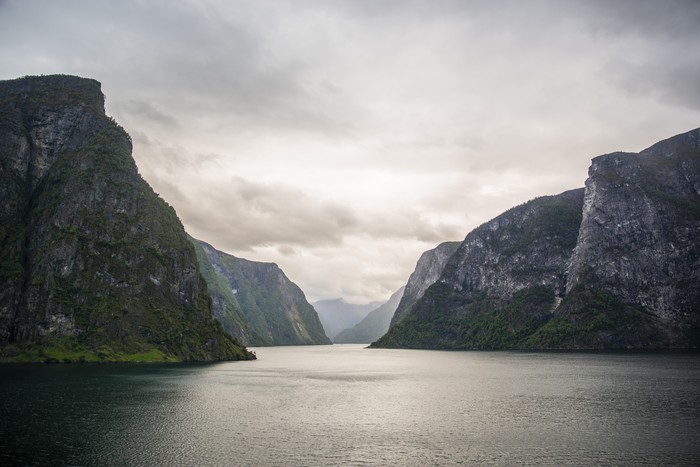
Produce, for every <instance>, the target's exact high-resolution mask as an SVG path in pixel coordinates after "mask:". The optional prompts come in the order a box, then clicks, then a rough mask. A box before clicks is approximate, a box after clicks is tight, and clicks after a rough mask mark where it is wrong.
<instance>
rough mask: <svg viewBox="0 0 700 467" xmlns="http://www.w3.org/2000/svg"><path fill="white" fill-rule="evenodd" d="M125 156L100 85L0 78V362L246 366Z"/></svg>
mask: <svg viewBox="0 0 700 467" xmlns="http://www.w3.org/2000/svg"><path fill="white" fill-rule="evenodd" d="M131 150H132V147H131V139H130V137H129V135H128V134H127V133H126V132H125V131H124V130H123V129H122V128H121V127H120V126H119V125H117V124H116V123H115V122H114V121H113V120H112V119H111V118H109V117H107V116H106V115H105V112H104V96H103V94H102V91H101V86H100V83H98V82H97V81H94V80H91V79H84V78H78V77H73V76H62V75H59V76H42V77H25V78H20V79H16V80H11V81H2V82H0V198H1V199H2V202H1V203H0V265H1V267H0V349H1V350H0V352H1V355H2V360H4V361H78V360H82V361H152V360H161V361H162V360H169V361H181V360H228V359H245V358H252V357H253V356H252V355H251V354H249V353H248V352H247V351H246V350H245V349H244V348H242V347H241V346H239V345H238V344H237V343H236V341H235V340H234V339H232V338H231V337H229V336H228V335H227V334H226V333H225V332H224V331H223V329H222V328H221V325H220V324H219V323H218V322H216V320H214V318H213V316H212V312H211V309H210V307H209V295H208V293H207V286H206V283H205V282H204V279H203V278H202V276H201V274H200V273H199V269H198V266H197V260H196V257H195V252H194V249H193V248H192V245H191V244H190V243H189V241H188V239H187V236H186V234H185V232H184V229H183V227H182V224H181V223H180V220H179V219H178V217H177V215H176V214H175V211H174V210H173V209H172V208H171V207H170V206H169V205H168V204H167V203H166V202H165V201H163V200H162V199H160V198H159V197H158V195H156V194H155V193H154V192H153V190H152V189H151V188H150V186H149V185H148V184H147V183H146V182H145V181H144V180H143V179H142V178H141V177H140V176H139V174H138V171H137V168H136V165H135V163H134V160H133V158H132V157H131Z"/></svg>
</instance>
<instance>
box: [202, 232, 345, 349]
mask: <svg viewBox="0 0 700 467" xmlns="http://www.w3.org/2000/svg"><path fill="white" fill-rule="evenodd" d="M192 241H193V243H194V244H195V248H196V250H197V252H198V259H199V263H200V267H201V269H202V271H203V272H204V277H205V279H206V280H207V283H208V284H209V292H210V294H211V297H212V302H213V310H214V315H215V316H216V317H217V319H218V320H219V321H220V322H221V323H222V324H223V326H224V329H226V330H227V331H228V332H229V333H230V334H231V335H232V336H234V337H236V339H238V340H240V341H241V342H244V343H245V344H246V345H253V346H267V345H300V344H307V345H308V344H330V343H331V342H330V340H329V339H328V338H327V337H326V335H325V334H324V332H323V327H322V326H321V322H320V321H319V319H318V315H317V314H316V311H315V310H314V308H313V307H312V306H311V305H310V304H309V303H308V302H307V301H306V297H305V296H304V293H303V292H302V291H301V289H300V288H299V287H297V285H296V284H294V283H293V282H292V281H290V280H289V279H288V278H287V276H286V275H285V274H284V272H282V270H281V269H280V268H279V267H278V266H277V265H276V264H274V263H260V262H256V261H249V260H246V259H242V258H237V257H235V256H232V255H229V254H227V253H223V252H221V251H218V250H216V249H215V248H214V247H212V246H211V245H209V244H208V243H205V242H202V241H199V240H194V239H192Z"/></svg>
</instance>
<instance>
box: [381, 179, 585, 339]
mask: <svg viewBox="0 0 700 467" xmlns="http://www.w3.org/2000/svg"><path fill="white" fill-rule="evenodd" d="M582 204H583V189H578V190H572V191H567V192H564V193H562V194H560V195H557V196H545V197H541V198H537V199H534V200H532V201H530V202H528V203H525V204H523V205H521V206H518V207H515V208H513V209H510V210H509V211H507V212H505V213H504V214H501V215H500V216H498V217H496V218H495V219H493V220H491V221H489V222H487V223H486V224H483V225H481V226H480V227H478V228H477V229H475V230H473V231H472V232H471V233H469V235H467V237H466V238H465V239H464V242H462V244H461V245H460V246H459V248H458V249H457V251H456V252H455V253H454V254H453V255H452V256H451V258H450V259H449V261H448V262H447V265H446V266H445V268H444V269H443V271H442V274H441V276H440V279H439V280H438V281H437V282H435V283H434V284H433V285H431V286H430V287H429V288H428V289H427V290H426V291H425V293H424V294H423V296H422V298H420V299H419V300H418V301H417V302H416V303H415V304H414V305H413V306H412V307H411V308H409V310H408V311H407V312H406V313H405V314H404V316H403V317H402V318H401V319H400V320H399V321H398V322H396V323H395V324H393V325H392V326H391V327H390V328H389V332H387V334H386V335H384V336H383V337H382V338H381V339H379V340H378V341H377V342H376V343H374V344H373V346H376V347H415V348H450V349H460V348H513V347H518V346H520V344H521V342H522V341H523V339H524V338H525V337H527V336H529V335H530V334H531V333H532V332H533V331H534V330H536V329H537V328H539V327H540V326H541V325H542V324H544V323H546V322H547V321H548V320H549V319H550V318H551V317H552V312H553V310H554V308H555V306H556V302H557V296H561V295H563V294H564V292H565V288H566V281H565V277H566V268H567V266H568V263H569V259H570V257H571V252H572V250H573V248H574V245H575V244H576V238H577V236H578V230H579V225H580V223H581V207H582Z"/></svg>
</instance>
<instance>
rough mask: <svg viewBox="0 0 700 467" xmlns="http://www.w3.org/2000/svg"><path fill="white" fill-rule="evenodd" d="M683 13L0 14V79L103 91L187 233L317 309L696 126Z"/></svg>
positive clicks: (693, 56) (88, 1)
mask: <svg viewBox="0 0 700 467" xmlns="http://www.w3.org/2000/svg"><path fill="white" fill-rule="evenodd" d="M698 24H700V4H699V3H698V2H694V1H682V0H671V1H668V2H657V1H651V0H649V1H639V0H634V1H632V0H630V1H616V2H608V1H602V0H596V1H566V0H565V1H556V0H549V1H545V0H543V1H532V2H520V1H496V2H492V1H456V0H454V1H452V0H437V1H420V0H412V1H411V0H409V1H393V0H385V1H369V0H367V1H364V0H359V1H358V0H347V1H342V0H339V1H334V2H327V1H321V0H316V1H313V0H297V1H289V0H288V1H269V2H259V1H253V0H248V1H243V0H239V1H224V0H208V1H182V2H170V1H138V0H133V1H126V0H125V1H120V2H113V1H108V0H67V1H62V2H54V1H48V0H46V1H42V0H25V1H19V0H9V1H3V2H0V64H1V65H0V78H1V79H8V78H14V77H17V76H22V75H26V74H49V73H70V74H78V75H82V76H89V77H93V78H95V79H98V80H99V81H101V82H102V84H103V91H104V92H105V94H106V95H107V110H108V113H110V114H111V115H113V116H114V117H115V118H116V119H117V120H118V121H119V122H120V123H121V124H122V125H123V126H124V127H125V128H126V129H127V130H128V131H129V132H130V133H131V135H132V137H133V139H134V143H135V145H134V157H135V159H136V161H137V164H138V166H139V169H140V171H141V173H142V175H143V176H144V177H145V178H146V180H148V182H149V183H150V184H151V185H152V186H153V187H154V189H155V190H156V191H158V192H159V193H160V194H161V195H162V196H163V197H164V198H165V199H166V200H167V201H168V202H170V203H171V204H172V205H173V206H174V207H175V208H176V210H177V211H178V214H179V215H180V217H181V218H182V220H183V223H184V224H185V226H186V228H187V230H188V231H189V232H190V233H191V234H193V235H194V236H196V237H199V238H202V239H203V240H207V241H209V242H211V243H213V244H214V245H216V246H217V247H218V248H220V249H224V250H226V251H228V252H230V253H233V254H236V255H239V256H243V257H247V258H249V259H255V260H264V261H275V262H277V263H278V264H280V266H281V267H282V268H283V269H284V270H285V271H286V272H287V275H288V276H289V277H290V278H291V279H292V280H294V281H295V282H297V283H298V284H299V285H300V286H301V287H302V289H304V291H305V292H306V293H307V295H308V296H309V298H310V299H314V300H315V299H321V298H332V297H337V296H343V297H345V298H346V299H347V300H349V301H355V302H361V301H370V300H382V299H386V298H387V297H388V296H389V295H390V294H391V292H393V291H394V290H396V289H398V288H399V287H400V286H401V285H402V284H403V283H405V281H406V279H407V278H408V275H409V274H410V272H411V271H412V269H413V267H414V265H415V262H416V260H417V259H418V257H419V255H420V253H421V252H422V251H424V250H426V249H429V248H432V247H434V246H435V245H436V244H437V243H439V242H441V241H445V240H458V239H461V238H463V237H464V236H465V235H466V234H467V233H468V232H469V230H471V229H472V228H473V227H475V226H477V225H479V224H481V223H482V222H484V221H486V220H488V219H490V218H491V217H493V216H495V215H497V214H499V213H500V212H502V211H504V210H505V209H507V208H509V207H511V206H512V205H515V204H518V203H522V202H524V201H527V200H528V199H531V198H533V197H535V196H538V195H544V194H553V193H558V192H561V191H564V190H566V189H570V188H575V187H578V186H581V185H582V184H583V181H584V180H585V176H586V171H587V167H588V164H589V162H590V159H591V158H592V157H594V156H596V155H599V154H602V153H606V152H612V151H614V150H629V151H637V150H640V149H642V148H644V147H647V146H649V145H650V144H652V143H654V142H655V141H657V140H659V139H662V138H665V137H668V136H671V135H673V134H676V133H680V132H682V131H686V130H689V129H691V128H694V127H697V126H700V84H699V83H700V67H699V65H698V64H700V48H699V47H697V44H699V43H700V28H698V27H697V25H698Z"/></svg>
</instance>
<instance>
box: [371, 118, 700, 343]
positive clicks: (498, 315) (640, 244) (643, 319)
mask: <svg viewBox="0 0 700 467" xmlns="http://www.w3.org/2000/svg"><path fill="white" fill-rule="evenodd" d="M698 284H700V129H698V130H693V131H691V132H688V133H685V134H682V135H678V136H676V137H673V138H670V139H668V140H665V141H662V142H660V143H658V144H656V145H654V146H652V147H651V148H649V149H647V150H644V151H642V152H641V153H640V154H631V153H619V152H618V153H612V154H607V155H603V156H599V157H596V158H595V159H593V163H592V165H591V168H590V170H589V177H588V180H587V181H586V187H585V192H584V190H582V189H578V190H572V191H568V192H565V193H562V194H560V195H557V196H547V197H542V198H537V199H535V200H532V201H530V202H528V203H525V204H523V205H521V206H518V207H515V208H513V209H511V210H509V211H507V212H505V213H504V214H502V215H500V216H498V217H496V218H495V219H493V220H491V221H489V222H487V223H485V224H483V225H482V226H480V227H478V228H477V229H475V230H473V231H472V232H471V233H469V235H467V237H466V238H465V240H464V242H463V243H462V244H461V246H460V247H459V249H458V250H457V252H456V253H455V254H454V255H453V256H452V258H451V259H450V260H449V261H448V263H447V265H446V266H445V268H444V270H443V272H442V274H441V276H440V278H439V280H438V281H437V282H436V283H435V284H433V285H432V286H430V287H429V288H428V289H427V290H426V291H425V293H424V295H423V297H422V298H420V299H419V300H418V301H417V302H416V303H415V304H414V305H413V306H412V307H411V308H410V309H408V310H407V311H406V312H405V314H404V316H402V318H401V319H400V320H399V321H397V322H396V323H394V324H392V326H391V327H390V329H389V331H388V332H387V334H386V335H384V336H383V337H382V338H381V339H379V340H378V341H377V342H376V343H375V344H373V345H374V346H377V347H411V348H443V349H508V348H534V349H542V348H545V349H604V348H610V349H620V348H667V347H685V348H687V347H697V346H698V345H699V344H700V287H698Z"/></svg>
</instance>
